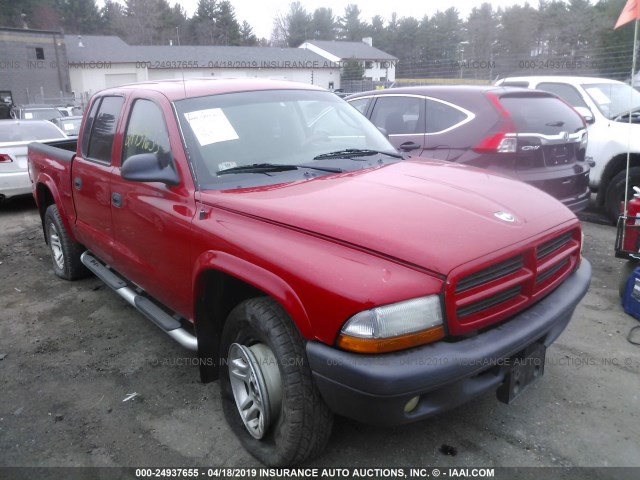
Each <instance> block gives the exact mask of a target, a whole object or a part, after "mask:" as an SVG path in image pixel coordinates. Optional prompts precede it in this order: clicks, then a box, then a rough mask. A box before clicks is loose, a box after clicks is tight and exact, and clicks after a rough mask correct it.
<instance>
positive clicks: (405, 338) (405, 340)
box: [337, 325, 444, 353]
mask: <svg viewBox="0 0 640 480" xmlns="http://www.w3.org/2000/svg"><path fill="white" fill-rule="evenodd" d="M441 338H444V328H443V327H442V325H438V326H437V327H432V328H429V329H427V330H421V331H419V332H415V333H408V334H406V335H398V336H397V337H390V338H360V337H352V336H350V335H345V334H344V333H341V334H340V335H339V336H338V342H337V345H338V347H340V348H342V349H343V350H349V351H351V352H357V353H386V352H395V351H396V350H404V349H407V348H411V347H416V346H418V345H424V344H425V343H431V342H435V341H436V340H440V339H441Z"/></svg>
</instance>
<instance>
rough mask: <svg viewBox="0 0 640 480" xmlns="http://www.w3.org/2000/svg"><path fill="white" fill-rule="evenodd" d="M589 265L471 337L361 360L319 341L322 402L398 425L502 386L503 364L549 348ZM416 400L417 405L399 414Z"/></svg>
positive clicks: (312, 346)
mask: <svg viewBox="0 0 640 480" xmlns="http://www.w3.org/2000/svg"><path fill="white" fill-rule="evenodd" d="M590 280H591V265H590V264H589V262H588V261H587V260H586V259H582V263H581V265H580V268H579V269H578V270H577V271H575V272H574V273H573V274H572V275H571V276H570V277H569V278H567V280H565V282H564V283H563V284H562V285H560V286H559V287H558V288H557V289H556V290H554V291H553V292H552V293H550V294H549V295H548V296H546V297H545V298H544V299H542V300H541V301H539V302H538V303H536V304H535V305H533V306H531V307H530V308H528V309H527V310H525V311H523V312H521V313H520V314H518V315H517V316H515V317H514V318H512V319H510V320H509V321H507V322H505V323H503V324H501V325H499V326H497V327H495V328H492V329H490V330H487V331H485V332H483V333H481V334H479V335H477V336H475V337H471V338H467V339H464V340H460V341H458V342H455V343H449V342H445V341H440V342H436V343H433V344H430V345H424V346H421V347H416V348H413V349H410V350H406V351H401V352H394V353H387V354H379V355H361V354H355V353H350V352H346V351H342V350H338V349H336V348H333V347H331V346H328V345H325V344H323V343H320V342H308V343H307V357H308V359H309V365H310V367H311V370H312V372H313V376H314V380H315V382H316V384H317V386H318V388H319V390H320V393H321V395H322V397H323V399H324V401H325V402H326V403H327V404H328V405H329V408H331V409H332V410H333V411H334V412H335V413H338V414H340V415H343V416H346V417H349V418H353V419H355V420H359V421H362V422H365V423H370V424H375V425H399V424H403V423H410V422H414V421H417V420H421V419H424V418H427V417H430V416H432V415H435V414H437V413H440V412H443V411H445V410H448V409H450V408H453V407H455V406H458V405H460V404H462V403H465V402H467V401H468V400H470V399H472V398H473V397H476V396H478V395H480V394H482V393H484V392H486V391H488V390H495V389H496V388H497V387H499V386H500V385H501V384H502V383H503V381H504V379H505V375H506V373H507V368H506V367H505V366H504V364H505V362H504V359H506V358H509V357H511V356H513V355H514V354H516V353H518V352H520V351H522V350H523V349H525V348H526V347H528V346H530V345H532V344H534V343H536V342H539V343H542V344H544V345H545V347H548V346H549V345H550V344H551V343H553V341H554V340H555V339H556V338H558V336H559V335H560V334H561V333H562V331H563V330H564V329H565V327H566V326H567V324H568V323H569V320H570V319H571V316H572V314H573V311H574V309H575V308H576V306H577V305H578V303H579V302H580V300H581V299H582V297H583V296H584V295H585V294H586V292H587V290H588V288H589V283H590ZM414 396H419V397H420V400H419V402H418V405H417V407H416V408H415V409H414V410H412V411H411V412H410V413H406V412H405V411H404V406H405V405H406V403H407V402H408V401H409V400H410V399H411V398H412V397H414Z"/></svg>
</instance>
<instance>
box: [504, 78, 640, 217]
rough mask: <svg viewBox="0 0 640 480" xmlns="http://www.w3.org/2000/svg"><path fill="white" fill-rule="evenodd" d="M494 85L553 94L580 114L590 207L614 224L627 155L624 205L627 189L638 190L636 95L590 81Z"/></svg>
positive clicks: (639, 96) (639, 113)
mask: <svg viewBox="0 0 640 480" xmlns="http://www.w3.org/2000/svg"><path fill="white" fill-rule="evenodd" d="M498 84H500V85H512V86H517V87H526V88H535V89H538V90H544V91H547V92H552V93H555V94H556V95H558V96H559V97H560V98H562V99H564V100H565V101H567V102H568V103H570V104H571V105H573V107H574V108H575V109H576V110H578V112H579V113H581V114H582V115H583V117H584V118H585V120H586V122H587V127H588V130H589V145H588V147H587V154H586V159H587V163H589V165H590V167H591V178H590V184H591V187H592V188H593V189H594V190H596V191H597V192H598V194H597V196H596V203H597V204H598V205H600V206H604V208H605V211H606V212H607V216H608V217H609V218H610V219H611V220H612V221H613V222H616V221H617V219H618V215H619V214H620V213H621V211H622V204H623V202H624V197H625V195H624V190H625V183H626V175H627V173H626V169H627V151H628V150H629V151H630V152H631V156H630V160H631V165H630V167H631V168H630V169H629V196H628V198H629V200H630V199H632V198H633V191H632V187H633V186H634V185H640V92H638V91H637V90H635V89H633V88H631V87H630V86H629V85H627V84H626V83H622V82H618V81H617V80H609V79H607V78H592V77H554V76H539V77H511V78H504V79H502V80H499V81H498ZM629 115H631V125H629Z"/></svg>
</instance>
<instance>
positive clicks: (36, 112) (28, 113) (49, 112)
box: [22, 108, 62, 120]
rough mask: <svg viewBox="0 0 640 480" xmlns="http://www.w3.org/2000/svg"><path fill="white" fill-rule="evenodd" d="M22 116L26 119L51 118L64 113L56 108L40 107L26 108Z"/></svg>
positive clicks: (58, 116)
mask: <svg viewBox="0 0 640 480" xmlns="http://www.w3.org/2000/svg"><path fill="white" fill-rule="evenodd" d="M22 116H23V118H24V119H25V120H51V119H54V118H60V117H61V116H62V114H61V113H60V112H59V111H58V110H57V109H55V108H39V109H26V110H25V111H24V112H23V115H22Z"/></svg>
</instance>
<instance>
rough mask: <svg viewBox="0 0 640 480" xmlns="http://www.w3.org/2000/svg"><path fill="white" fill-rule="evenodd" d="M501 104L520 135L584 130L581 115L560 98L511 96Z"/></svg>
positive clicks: (553, 133) (506, 97) (502, 100)
mask: <svg viewBox="0 0 640 480" xmlns="http://www.w3.org/2000/svg"><path fill="white" fill-rule="evenodd" d="M500 103H501V104H502V105H503V106H504V107H505V108H506V110H507V111H508V112H509V114H510V115H511V118H512V119H513V121H514V123H515V125H516V129H517V131H518V133H538V134H543V135H557V134H559V133H560V132H569V133H573V132H577V131H579V130H581V129H582V128H584V123H583V121H582V118H581V117H580V115H578V114H577V113H576V111H575V110H573V109H572V108H571V107H570V106H568V105H567V104H566V103H564V102H563V101H562V100H560V99H559V98H555V97H546V96H545V97H541V96H523V95H509V96H503V97H501V98H500Z"/></svg>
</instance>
